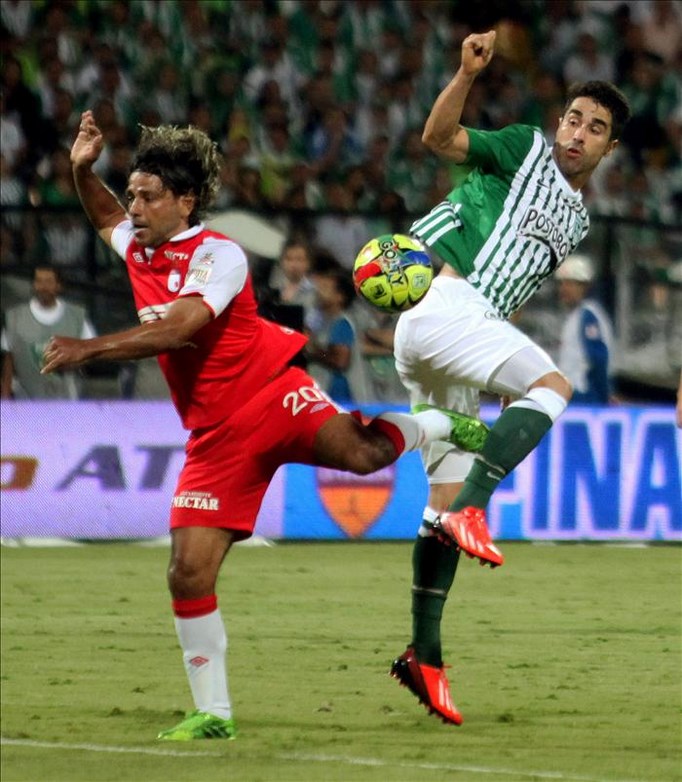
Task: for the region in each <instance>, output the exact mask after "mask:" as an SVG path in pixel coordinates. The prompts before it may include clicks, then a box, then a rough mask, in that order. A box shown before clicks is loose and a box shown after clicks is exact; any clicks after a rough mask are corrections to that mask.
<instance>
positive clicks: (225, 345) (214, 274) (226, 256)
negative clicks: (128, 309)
mask: <svg viewBox="0 0 682 782" xmlns="http://www.w3.org/2000/svg"><path fill="white" fill-rule="evenodd" d="M112 246H113V248H114V249H115V250H116V252H117V253H118V254H119V255H121V257H123V258H124V259H125V261H126V264H127V268H128V275H129V277H130V282H131V285H132V288H133V296H134V298H135V306H136V307H137V314H138V317H139V318H140V321H141V322H142V323H145V322H148V321H150V320H158V319H160V318H162V317H163V316H164V314H165V312H166V310H167V309H168V307H169V306H170V304H171V303H172V302H173V301H175V300H176V299H177V298H179V297H180V296H201V297H202V299H203V302H204V304H205V305H206V306H207V307H208V308H209V309H210V310H211V312H212V314H213V316H214V317H213V319H212V320H211V321H210V322H209V323H207V324H206V325H205V326H204V327H203V328H201V329H199V331H197V332H196V333H195V334H194V335H193V337H192V343H193V344H192V346H191V347H190V346H188V347H184V348H180V349H178V350H172V351H168V352H167V353H162V354H160V355H159V356H158V360H159V364H160V366H161V370H162V371H163V374H164V375H165V378H166V381H167V382H168V385H169V387H170V392H171V397H172V399H173V402H174V404H175V407H176V409H177V411H178V413H179V415H180V418H181V419H182V423H183V425H184V426H185V428H187V429H200V428H204V427H207V426H212V425H213V424H215V423H216V422H218V421H221V420H223V419H225V418H227V417H229V415H230V414H231V413H232V412H233V411H234V410H236V409H237V408H240V407H242V406H243V405H244V404H246V403H247V402H248V401H249V400H250V399H251V398H252V397H253V396H254V394H256V393H257V392H258V391H259V390H261V389H262V388H263V387H264V386H266V385H267V384H268V383H269V382H270V381H271V380H272V379H273V378H274V377H275V376H276V375H277V374H278V373H279V372H280V371H281V369H282V368H283V367H284V366H286V364H287V363H288V362H289V360H290V359H291V358H292V357H293V356H294V355H295V354H296V353H298V351H299V350H300V349H301V348H302V347H303V345H304V344H305V342H306V337H305V336H303V334H300V333H298V332H296V331H293V330H292V329H288V328H285V327H283V326H279V325H277V324H275V323H271V322H270V321H267V320H265V319H263V318H261V317H259V316H258V314H257V306H256V299H255V297H254V294H253V287H252V283H251V277H250V275H249V273H248V267H247V260H246V256H245V255H244V252H243V250H242V249H241V248H240V247H239V245H237V244H236V243H235V242H233V241H232V240H230V239H228V238H227V237H226V236H224V235H223V234H219V233H217V232H215V231H209V230H207V229H206V228H204V226H202V225H198V226H194V227H192V228H190V229H188V230H187V231H183V232H182V233H181V234H178V235H177V236H174V237H173V238H172V239H171V240H170V241H168V242H166V243H164V244H162V245H161V246H160V247H156V248H144V247H141V246H140V245H139V244H137V242H136V241H135V238H134V234H133V230H132V224H131V223H130V222H129V221H125V222H123V223H121V224H120V225H118V226H117V227H116V228H115V229H114V232H113V235H112Z"/></svg>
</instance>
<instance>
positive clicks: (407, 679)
mask: <svg viewBox="0 0 682 782" xmlns="http://www.w3.org/2000/svg"><path fill="white" fill-rule="evenodd" d="M494 46H495V32H488V33H485V34H480V35H479V34H473V35H470V36H468V37H467V38H465V40H464V42H463V44H462V57H461V65H460V68H459V70H458V72H457V73H456V74H455V76H454V78H453V80H452V81H451V82H450V84H449V85H447V86H446V87H445V89H444V90H443V91H442V92H441V94H440V95H439V96H438V98H437V99H436V102H435V103H434V105H433V108H432V110H431V113H430V115H429V117H428V119H427V121H426V124H425V127H424V132H423V139H424V141H425V143H426V144H427V145H428V146H429V147H430V148H431V149H432V150H433V151H434V152H435V153H436V154H437V155H439V156H440V157H442V158H444V159H445V160H448V161H451V162H452V163H455V164H463V163H466V164H467V166H468V169H469V170H470V173H469V175H468V177H467V178H466V179H465V180H464V181H463V183H462V184H461V185H460V186H459V187H455V189H453V190H452V191H451V192H450V193H449V194H448V196H447V198H446V200H445V201H443V202H442V203H440V204H438V205H437V206H436V207H434V209H433V210H432V211H431V212H430V213H429V214H428V215H426V216H425V217H423V218H420V219H418V220H416V221H415V222H414V223H413V224H412V227H411V229H410V230H411V232H412V233H413V234H415V235H416V236H417V237H418V238H420V239H421V240H422V241H423V242H424V243H425V244H426V245H427V246H428V247H430V249H431V250H432V251H433V252H434V254H435V255H436V256H437V257H439V258H440V260H441V261H443V262H444V265H443V268H442V270H441V271H440V273H439V275H438V276H437V277H436V279H435V280H434V282H433V284H432V286H431V288H430V290H429V292H428V293H427V295H426V296H425V297H424V299H423V300H422V301H421V302H420V304H419V306H418V307H415V308H414V309H412V310H409V311H408V312H405V313H403V314H402V315H401V316H400V319H399V320H398V325H397V327H396V334H395V356H396V366H397V369H398V372H399V374H400V376H401V378H402V379H403V382H404V383H405V385H406V386H407V388H408V389H409V391H410V396H411V402H412V404H413V405H417V408H416V409H419V406H421V405H428V404H433V403H436V404H443V403H444V402H445V400H447V402H448V404H449V405H450V406H456V407H457V409H458V410H460V411H461V412H465V411H466V412H468V413H469V414H474V415H475V414H477V411H478V390H481V391H487V392H489V393H494V394H498V395H500V396H502V397H506V396H509V395H511V396H513V397H515V401H513V402H512V403H511V404H508V405H507V406H506V407H505V409H504V410H503V411H502V413H501V414H500V416H499V418H498V419H497V421H496V422H495V424H494V426H493V427H492V429H491V430H490V434H489V435H488V437H487V439H486V440H485V442H484V443H483V444H482V447H481V451H480V454H478V455H477V457H476V459H475V460H474V458H473V456H472V455H470V454H461V453H458V452H457V450H456V449H454V450H453V449H448V448H446V447H444V448H439V447H438V444H434V445H433V446H429V448H426V449H424V451H423V457H424V467H425V471H426V474H427V477H428V481H429V499H428V505H427V507H426V508H425V510H424V516H423V523H422V525H421V527H420V529H419V532H418V536H417V541H416V543H415V549H414V556H413V570H414V579H413V587H412V590H413V591H412V594H413V602H412V619H413V635H412V641H411V643H410V645H409V646H408V648H407V650H406V651H405V652H404V653H403V654H402V655H401V656H400V657H398V658H397V659H396V660H395V661H394V663H393V666H392V670H391V672H392V674H393V675H394V676H395V677H396V678H397V679H398V680H399V681H400V682H401V683H402V684H404V685H405V686H407V687H408V688H409V689H410V690H411V691H412V692H413V693H414V694H415V695H416V696H417V697H418V698H419V700H420V701H422V702H423V703H424V704H425V705H426V706H427V708H428V709H429V711H431V712H433V713H435V714H436V715H438V716H439V717H441V718H442V719H444V720H445V721H446V722H450V723H452V724H460V723H461V721H462V717H461V714H460V713H459V712H458V711H457V708H456V707H455V706H454V704H453V703H452V699H451V697H450V694H449V686H448V681H447V677H446V675H445V671H444V668H443V660H442V649H441V640H440V620H441V616H442V611H443V607H444V604H445V600H446V598H447V595H448V593H449V590H450V588H451V586H452V583H453V579H454V576H455V572H456V568H457V564H458V560H459V556H460V552H461V551H464V552H465V553H466V554H468V555H470V556H473V557H477V558H479V559H480V561H481V562H482V563H487V564H491V565H492V566H498V565H501V564H502V563H503V561H504V558H503V556H502V553H501V552H500V551H499V549H498V548H497V547H496V546H495V545H494V544H493V542H492V539H491V537H490V533H489V531H488V527H487V523H486V513H485V508H486V506H487V504H488V502H489V500H490V497H491V495H492V494H493V492H494V491H495V489H496V488H497V486H498V485H499V483H500V481H501V480H502V479H503V478H504V477H505V476H506V475H507V474H508V473H509V472H511V470H513V469H514V468H515V467H516V465H517V464H519V462H521V461H522V459H524V458H525V457H526V456H527V455H528V454H529V453H530V452H531V451H532V450H533V448H534V447H535V446H536V445H537V444H538V443H539V442H540V440H541V439H542V437H543V436H544V435H545V433H546V432H547V431H548V430H549V428H550V427H551V425H552V423H553V422H554V421H555V420H556V419H557V418H558V417H559V415H561V413H562V412H563V410H564V409H565V407H566V405H567V403H568V401H569V400H570V398H571V385H570V383H569V382H568V381H567V380H566V378H565V377H564V376H563V375H562V374H561V372H560V371H559V370H558V368H557V367H556V365H555V364H554V363H553V362H552V360H551V359H550V358H549V356H548V355H547V354H546V353H545V352H544V351H543V350H541V349H540V348H539V347H537V346H536V345H535V343H533V342H532V341H531V340H530V339H529V338H528V337H527V336H526V335H524V334H522V333H521V332H520V331H518V330H517V329H516V328H515V327H514V326H512V325H511V324H510V323H509V322H508V319H509V317H510V316H511V315H512V314H513V313H514V312H515V311H516V310H518V309H519V307H520V306H522V305H523V303H524V302H525V301H526V300H527V299H529V298H530V297H531V296H532V294H533V293H534V291H535V290H537V288H538V287H539V286H540V285H541V284H542V281H543V280H544V279H545V278H547V277H548V276H549V275H550V274H551V273H552V271H553V270H554V269H555V267H557V266H560V264H561V263H562V262H563V261H564V260H565V258H566V256H567V255H568V254H569V253H570V252H572V251H573V249H574V248H575V247H576V245H577V244H578V242H579V241H580V240H581V239H582V238H583V237H584V236H585V234H586V233H587V230H588V222H589V221H588V216H587V211H586V209H585V207H584V205H583V204H582V201H581V195H580V189H581V188H582V187H583V186H584V185H585V184H586V183H587V181H588V180H589V178H590V176H591V174H592V171H593V170H594V169H595V168H596V167H597V165H598V164H599V162H600V161H601V159H602V158H604V157H606V156H608V155H610V154H611V152H612V151H613V149H614V148H615V146H616V145H617V143H618V138H619V136H620V132H621V129H622V126H623V125H624V123H625V122H626V120H627V117H628V115H629V108H628V105H627V102H626V101H625V99H624V97H623V96H622V95H621V93H620V92H619V91H618V90H617V89H616V88H615V87H613V85H611V84H609V83H607V82H587V83H586V84H584V85H577V86H576V87H575V88H574V89H573V90H572V91H570V92H569V94H568V98H567V102H566V106H565V109H564V112H563V116H562V117H561V119H560V122H559V126H558V129H557V132H556V140H555V143H554V145H553V147H549V146H548V145H547V143H546V142H545V140H544V138H543V136H542V134H541V133H540V131H539V130H537V129H534V128H531V127H530V126H526V125H510V126H508V127H506V128H503V129H502V130H500V131H496V132H488V133H486V132H481V131H478V130H472V129H469V128H466V127H464V126H462V125H461V124H460V122H461V117H462V109H463V106H464V105H465V103H466V100H467V96H468V94H469V90H470V87H471V85H472V83H473V82H474V80H475V79H476V77H477V75H478V74H479V73H480V72H481V71H482V70H483V69H484V68H485V67H486V66H487V65H488V63H489V62H490V60H491V58H492V56H493V51H494ZM512 195H513V197H512ZM447 544H450V546H448V545H447Z"/></svg>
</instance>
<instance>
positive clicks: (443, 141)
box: [422, 30, 495, 163]
mask: <svg viewBox="0 0 682 782" xmlns="http://www.w3.org/2000/svg"><path fill="white" fill-rule="evenodd" d="M494 49H495V31H494V30H490V31H489V32H487V33H475V34H473V35H468V36H467V37H466V38H465V39H464V41H463V42H462V61H461V64H460V66H459V70H458V71H457V73H456V74H455V76H454V78H453V79H452V81H451V82H450V83H449V84H448V85H447V86H446V87H445V89H444V90H443V91H442V92H441V93H440V95H439V96H438V97H437V98H436V102H435V103H434V104H433V108H432V109H431V113H430V114H429V117H428V119H427V120H426V124H425V125H424V132H423V133H422V141H423V142H424V144H426V146H427V147H428V148H429V149H430V150H431V151H432V152H434V153H435V154H436V155H438V156H439V157H442V158H446V159H447V160H453V161H454V162H455V163H463V162H464V161H465V160H466V157H467V154H468V152H469V134H468V133H467V131H466V128H463V127H462V126H461V125H460V124H459V123H460V119H461V117H462V110H463V109H464V102H465V101H466V99H467V96H468V94H469V90H470V89H471V85H472V84H473V83H474V79H475V78H476V76H478V74H479V73H480V72H481V71H482V70H483V69H484V68H485V67H486V66H487V65H488V63H489V62H490V60H491V59H492V57H493V52H494Z"/></svg>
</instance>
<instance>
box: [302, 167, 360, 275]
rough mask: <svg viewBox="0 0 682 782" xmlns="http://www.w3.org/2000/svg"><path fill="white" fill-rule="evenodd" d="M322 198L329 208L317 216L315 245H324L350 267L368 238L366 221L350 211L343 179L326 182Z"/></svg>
mask: <svg viewBox="0 0 682 782" xmlns="http://www.w3.org/2000/svg"><path fill="white" fill-rule="evenodd" d="M324 198H325V203H326V206H327V209H329V210H332V211H330V213H329V214H325V215H322V216H320V217H318V218H317V219H316V221H315V223H316V224H315V244H317V245H319V246H320V247H326V248H327V249H328V250H329V251H330V252H331V253H332V254H333V255H334V257H335V258H336V260H337V261H338V262H339V263H340V264H341V266H343V267H344V268H345V269H352V268H353V262H354V261H355V256H356V255H357V253H358V250H360V248H361V247H362V246H363V245H364V244H365V242H366V241H367V239H368V238H369V232H368V230H367V221H366V220H365V218H364V217H363V216H361V215H354V214H352V208H353V205H352V203H351V193H350V190H349V189H348V187H346V186H345V185H344V184H343V183H342V182H336V181H334V180H333V179H331V180H328V181H327V182H325V184H324Z"/></svg>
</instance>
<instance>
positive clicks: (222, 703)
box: [175, 609, 232, 720]
mask: <svg viewBox="0 0 682 782" xmlns="http://www.w3.org/2000/svg"><path fill="white" fill-rule="evenodd" d="M175 631H176V632H177V634H178V640H179V641H180V646H181V647H182V659H183V662H184V663H185V671H186V673H187V678H188V679H189V686H190V689H191V690H192V697H193V698H194V705H195V706H196V708H197V709H199V710H200V711H205V712H208V713H209V714H213V715H215V716H216V717H222V719H225V720H227V719H229V718H230V717H231V716H232V704H231V703H230V696H229V693H228V691H227V668H226V662H225V656H226V652H227V634H226V632H225V625H224V624H223V619H222V617H221V615H220V611H218V610H217V609H216V610H215V611H211V613H210V614H205V615H204V616H197V617H193V618H191V619H181V618H180V617H178V616H176V617H175Z"/></svg>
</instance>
